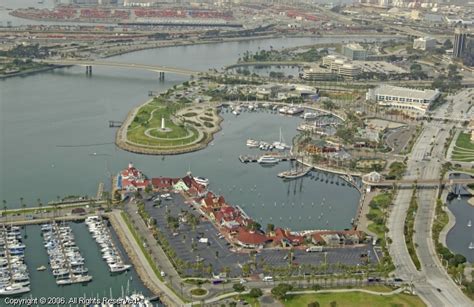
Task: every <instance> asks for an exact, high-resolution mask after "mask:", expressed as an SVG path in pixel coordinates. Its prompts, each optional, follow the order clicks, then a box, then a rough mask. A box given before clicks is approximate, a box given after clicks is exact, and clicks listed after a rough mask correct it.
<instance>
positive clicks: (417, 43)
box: [413, 37, 436, 51]
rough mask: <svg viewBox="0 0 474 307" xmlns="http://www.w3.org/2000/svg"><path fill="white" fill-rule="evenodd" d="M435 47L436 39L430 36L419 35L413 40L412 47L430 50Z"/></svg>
mask: <svg viewBox="0 0 474 307" xmlns="http://www.w3.org/2000/svg"><path fill="white" fill-rule="evenodd" d="M434 48H436V39H434V38H430V37H420V38H416V39H414V40H413V49H418V50H423V51H424V50H431V49H434Z"/></svg>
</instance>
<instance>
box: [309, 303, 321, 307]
mask: <svg viewBox="0 0 474 307" xmlns="http://www.w3.org/2000/svg"><path fill="white" fill-rule="evenodd" d="M319 306H320V305H319V303H318V302H312V303H309V304H308V307H319Z"/></svg>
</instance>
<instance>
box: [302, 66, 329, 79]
mask: <svg viewBox="0 0 474 307" xmlns="http://www.w3.org/2000/svg"><path fill="white" fill-rule="evenodd" d="M302 77H303V79H304V80H311V81H322V80H335V79H336V75H335V74H334V73H332V72H331V70H329V69H327V68H322V67H319V66H312V67H310V68H308V69H304V71H303V76H302Z"/></svg>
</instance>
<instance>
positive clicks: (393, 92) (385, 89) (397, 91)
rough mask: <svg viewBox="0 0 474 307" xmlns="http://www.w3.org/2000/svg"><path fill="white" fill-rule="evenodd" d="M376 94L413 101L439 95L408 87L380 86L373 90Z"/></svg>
mask: <svg viewBox="0 0 474 307" xmlns="http://www.w3.org/2000/svg"><path fill="white" fill-rule="evenodd" d="M374 91H375V93H376V94H379V95H380V94H382V95H389V96H396V97H407V96H409V97H410V98H414V99H427V100H430V99H433V98H434V97H435V96H437V95H438V94H439V91H438V90H418V89H412V88H408V87H398V86H393V85H386V84H384V85H380V86H378V87H377V88H375V90H374Z"/></svg>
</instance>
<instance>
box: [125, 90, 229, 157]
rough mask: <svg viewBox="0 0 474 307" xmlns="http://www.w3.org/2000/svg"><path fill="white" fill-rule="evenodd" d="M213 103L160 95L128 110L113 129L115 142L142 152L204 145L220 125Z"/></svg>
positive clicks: (171, 151) (167, 151)
mask: <svg viewBox="0 0 474 307" xmlns="http://www.w3.org/2000/svg"><path fill="white" fill-rule="evenodd" d="M220 121H221V118H220V117H219V115H218V114H217V110H216V108H215V107H212V106H211V105H209V104H197V103H191V102H182V101H175V102H173V101H170V100H168V99H167V95H160V96H158V97H155V98H153V99H151V100H150V101H148V102H146V103H145V104H143V105H142V106H140V107H138V108H136V109H134V110H132V111H131V112H130V114H129V116H128V118H127V120H126V121H125V122H124V124H123V125H122V127H121V128H120V129H119V131H118V133H117V142H116V143H117V145H118V146H119V147H121V148H123V149H125V150H128V151H132V152H137V153H144V154H180V153H185V152H190V151H195V150H199V149H202V148H204V147H205V146H206V145H207V144H208V143H209V142H210V141H211V140H212V136H213V134H214V133H215V132H217V131H218V130H219V129H220V126H219V123H220Z"/></svg>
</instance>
